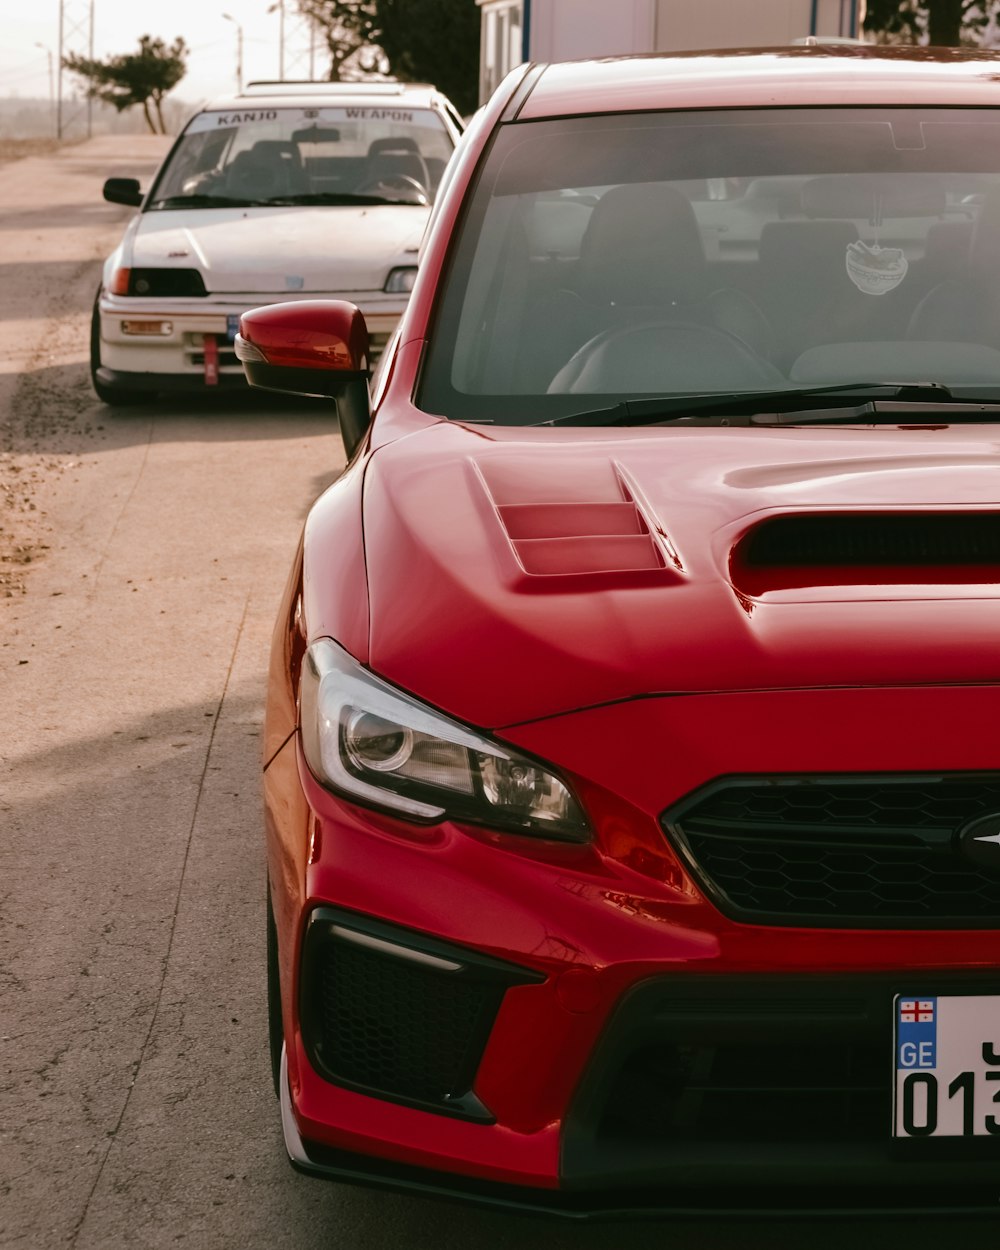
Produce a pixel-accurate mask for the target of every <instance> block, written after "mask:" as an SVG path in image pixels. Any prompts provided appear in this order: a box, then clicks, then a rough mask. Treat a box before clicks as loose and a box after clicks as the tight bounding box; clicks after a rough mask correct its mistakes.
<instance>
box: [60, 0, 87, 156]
mask: <svg viewBox="0 0 1000 1250" xmlns="http://www.w3.org/2000/svg"><path fill="white" fill-rule="evenodd" d="M71 54H75V55H76V56H85V57H86V58H87V59H88V60H91V61H92V60H93V59H94V0H59V98H58V101H57V104H56V137H57V138H59V139H61V138H62V137H63V135H64V134H65V133H66V132H67V131H68V130H69V129H70V127H71V126H72V125H73V123H74V122H75V121H76V120H77V119H78V118H79V117H81V116H82V115H83V112H84V109H83V107H82V106H78V107H77V108H76V109H75V110H69V109H66V108H64V107H63V73H64V70H63V60H64V59H65V58H66V57H67V56H69V55H71ZM66 103H67V104H69V103H70V101H68V100H67V101H66ZM93 105H94V102H93V100H91V98H90V96H89V94H88V96H87V103H86V114H87V138H88V139H89V138H90V136H91V135H92V134H93V133H94V113H93Z"/></svg>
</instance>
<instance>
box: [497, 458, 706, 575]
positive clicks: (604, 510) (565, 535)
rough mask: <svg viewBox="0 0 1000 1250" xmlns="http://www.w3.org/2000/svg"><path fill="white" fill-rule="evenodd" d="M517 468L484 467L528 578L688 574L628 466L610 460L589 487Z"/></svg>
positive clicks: (505, 529)
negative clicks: (632, 477)
mask: <svg viewBox="0 0 1000 1250" xmlns="http://www.w3.org/2000/svg"><path fill="white" fill-rule="evenodd" d="M510 468H512V466H508V465H507V464H505V463H503V462H493V463H490V462H486V463H483V462H479V463H478V464H477V465H476V469H477V472H478V474H479V478H480V481H481V482H482V486H483V489H484V490H485V492H486V495H487V497H488V499H489V501H490V504H491V505H492V507H493V509H494V512H495V514H496V517H497V519H498V520H499V523H500V526H501V528H502V530H503V534H504V536H505V538H506V540H507V544H509V550H510V551H511V552H512V553H513V556H514V558H515V560H516V562H517V565H518V569H519V572H520V573H521V575H522V576H523V577H524V578H526V579H532V580H533V579H535V578H566V579H572V578H579V577H595V576H596V577H601V578H602V579H610V580H612V581H614V582H622V581H624V582H625V583H631V582H639V583H643V582H646V581H648V580H649V579H650V578H652V579H655V580H662V579H663V578H664V577H666V578H667V579H668V580H669V579H671V578H672V577H673V578H676V576H677V574H678V573H680V572H681V571H682V568H681V562H680V559H679V557H678V555H677V552H676V551H675V549H674V547H673V545H672V544H671V542H670V540H669V539H668V537H667V535H666V534H665V533H664V532H663V530H662V528H661V527H658V526H657V524H656V522H655V519H654V514H653V513H652V511H651V509H650V508H649V506H648V504H647V503H646V502H645V500H643V498H642V496H641V493H640V491H639V489H638V487H637V486H636V484H635V483H634V482H632V481H631V480H630V478H629V476H628V474H627V473H626V471H625V470H624V469H623V467H622V466H621V465H619V464H617V463H614V462H611V463H608V462H605V463H604V464H603V465H602V466H599V468H598V471H597V472H595V473H594V475H593V480H592V481H589V482H587V483H586V484H585V486H584V487H583V489H581V484H580V482H579V478H578V477H574V478H573V483H574V484H573V485H572V486H571V485H570V483H569V482H568V481H565V480H563V481H560V480H559V479H558V478H556V479H555V480H553V477H552V475H551V470H549V471H548V472H547V473H546V474H545V476H544V477H542V476H540V475H537V474H533V473H531V472H530V471H529V472H528V473H525V472H524V467H523V466H519V467H518V469H517V471H516V472H510V471H509V469H510ZM609 470H610V472H609ZM536 476H537V480H535V478H536ZM574 494H576V495H577V497H574ZM581 494H582V495H585V496H587V497H585V498H580V497H579V495H581Z"/></svg>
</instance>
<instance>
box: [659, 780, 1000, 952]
mask: <svg viewBox="0 0 1000 1250" xmlns="http://www.w3.org/2000/svg"><path fill="white" fill-rule="evenodd" d="M994 814H995V815H996V816H997V829H998V830H1000V777H997V776H996V775H995V774H991V775H988V776H962V775H948V774H944V775H934V776H926V775H920V776H859V777H836V778H831V777H811V778H810V777H774V778H745V777H744V778H730V779H725V780H723V781H720V782H716V783H714V784H713V785H711V786H708V787H706V789H704V790H702V791H699V792H697V793H695V794H694V795H692V796H690V797H689V798H688V799H687V800H685V801H684V802H683V803H681V804H680V805H678V807H676V808H674V809H673V810H672V811H670V812H668V813H667V814H666V815H665V816H664V818H663V823H664V826H665V828H666V829H667V831H668V833H669V834H670V836H671V839H672V841H673V842H674V844H675V846H676V847H677V848H678V850H679V851H680V852H681V854H682V855H683V856H684V858H685V859H686V861H687V863H688V865H689V867H690V868H691V870H692V872H693V873H694V875H695V876H696V877H697V879H698V880H699V882H700V884H701V885H702V887H703V888H704V889H705V891H706V893H708V895H709V896H710V897H711V898H712V899H713V900H714V901H715V903H716V905H717V906H718V907H719V908H720V910H722V911H723V912H725V913H726V914H727V915H731V916H732V917H734V918H735V919H740V920H749V921H755V920H756V921H758V922H760V923H768V924H817V925H840V926H854V927H869V926H879V925H881V926H884V927H896V928H935V927H938V928H965V927H980V928H985V927H996V926H1000V846H998V847H997V854H996V856H995V858H996V861H997V863H996V868H995V869H994V870H991V869H990V867H989V865H986V866H983V865H981V864H977V863H975V862H972V861H971V860H970V859H968V858H967V857H966V856H965V854H964V853H963V850H962V849H961V847H960V845H959V843H960V835H961V832H962V830H963V829H964V828H965V827H966V826H968V825H969V824H970V823H971V822H973V821H975V820H977V819H979V818H982V817H988V816H991V815H994Z"/></svg>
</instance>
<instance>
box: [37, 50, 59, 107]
mask: <svg viewBox="0 0 1000 1250" xmlns="http://www.w3.org/2000/svg"><path fill="white" fill-rule="evenodd" d="M35 47H36V48H41V50H42V51H43V52H44V53H45V55H46V56H47V57H48V58H49V125H50V126H52V127H53V128H54V127H55V124H56V79H55V71H54V66H53V64H52V49H51V48H50V47H49V46H48V44H46V43H38V42H37V41H36V43H35Z"/></svg>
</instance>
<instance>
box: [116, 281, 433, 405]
mask: <svg viewBox="0 0 1000 1250" xmlns="http://www.w3.org/2000/svg"><path fill="white" fill-rule="evenodd" d="M303 298H309V299H346V300H349V301H350V302H351V303H353V304H357V306H358V307H359V308H360V309H361V311H362V312H363V313H364V316H365V320H366V321H367V323H368V332H369V334H370V336H371V345H372V359H373V361H374V360H377V359H378V357H379V355H380V354H381V352H382V350H383V348H384V347H385V345H386V343H387V342H388V341H389V338H390V336H391V335H392V332H393V330H394V329H395V328H396V323H397V322H398V321H399V318H400V316H401V315H402V313H403V310H404V309H405V307H406V302H407V299H408V298H409V297H408V296H407V295H386V294H385V293H384V292H382V291H349V292H346V293H345V292H329V293H315V292H310V293H309V295H308V297H306V296H303V295H302V294H301V293H299V292H296V293H294V294H288V295H278V296H275V295H273V294H268V295H262V294H257V295H255V294H253V293H247V294H236V295H212V296H209V297H208V298H207V299H199V298H188V299H165V298H162V297H160V298H152V299H143V298H142V297H133V296H127V297H126V296H121V295H111V294H109V293H108V292H106V291H102V292H101V295H100V298H99V300H98V317H99V324H100V369H99V375H100V376H101V380H102V381H104V382H105V384H107V385H109V386H116V385H117V386H120V387H122V388H126V389H129V390H151V391H155V390H158V389H171V390H172V389H177V388H181V389H188V388H190V389H198V388H200V387H203V386H216V385H220V384H221V385H226V384H231V383H237V384H239V383H240V382H242V380H243V367H242V365H240V363H239V361H238V360H237V359H236V355H235V353H234V352H233V336H234V334H235V331H236V327H237V323H238V321H239V316H240V314H241V313H243V312H245V311H246V310H247V309H248V308H257V307H260V306H261V305H262V304H277V303H287V302H290V301H292V300H295V299H303Z"/></svg>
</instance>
